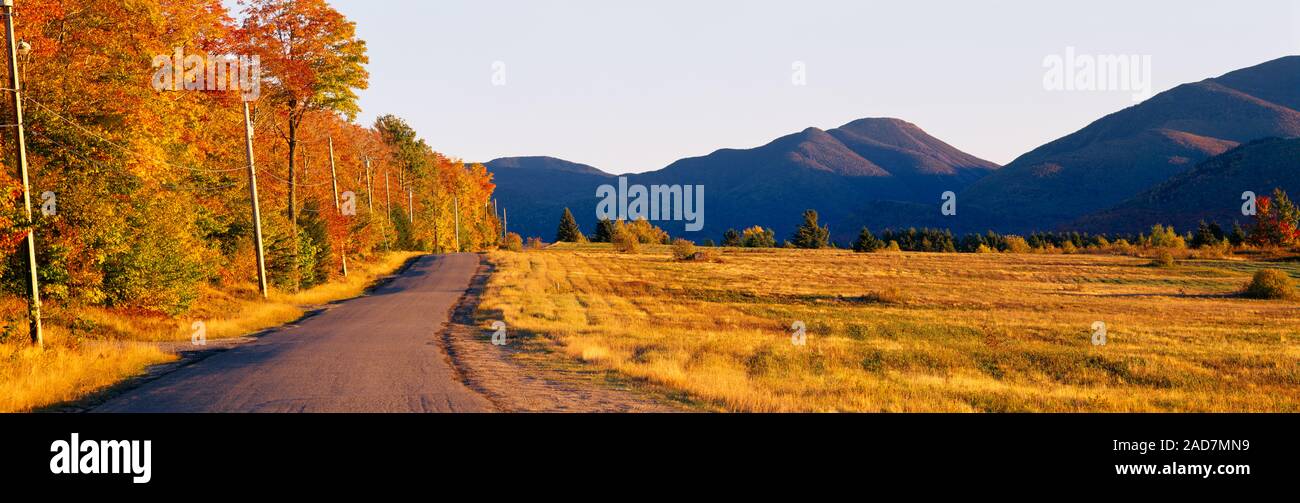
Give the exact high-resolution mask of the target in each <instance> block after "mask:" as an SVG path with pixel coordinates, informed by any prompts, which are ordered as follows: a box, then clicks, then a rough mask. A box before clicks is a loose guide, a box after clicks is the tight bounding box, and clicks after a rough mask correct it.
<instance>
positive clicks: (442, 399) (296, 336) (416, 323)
mask: <svg viewBox="0 0 1300 503" xmlns="http://www.w3.org/2000/svg"><path fill="white" fill-rule="evenodd" d="M477 268H478V257H477V256H475V255H473V254H467V253H462V254H454V255H444V256H426V257H422V258H420V259H419V260H418V261H417V262H416V263H415V264H413V265H412V266H411V267H410V268H408V269H407V271H406V272H405V273H403V274H402V275H401V276H399V277H397V278H395V279H393V280H392V281H390V282H388V283H387V284H386V285H384V286H382V287H380V288H378V289H376V290H375V291H373V292H372V293H371V294H370V295H367V296H365V297H361V298H358V299H354V300H349V301H346V302H343V303H341V304H338V305H335V306H332V307H331V308H330V309H329V310H327V311H325V312H324V313H321V314H318V315H316V316H313V317H310V318H307V319H306V320H303V321H301V322H300V323H298V324H296V325H290V326H286V327H283V328H280V329H277V330H275V331H274V332H272V333H270V334H267V335H264V336H262V337H260V338H258V339H257V340H256V341H255V342H251V343H248V344H245V345H242V346H238V347H235V348H233V349H230V350H228V351H225V352H222V353H218V354H215V355H212V356H210V357H208V358H206V359H203V360H201V361H198V362H196V363H194V364H192V365H189V366H186V367H183V368H181V369H179V370H177V371H175V372H172V373H170V374H167V375H164V376H162V377H160V378H158V379H155V380H153V381H150V382H148V383H146V384H144V385H142V386H140V387H138V388H135V389H133V390H130V391H127V392H125V393H123V394H121V395H118V396H116V397H113V398H111V399H110V400H108V401H107V402H105V403H103V404H102V405H101V406H99V407H97V408H95V409H94V411H95V412H484V411H490V410H492V405H491V403H490V402H488V400H487V399H486V398H484V397H482V396H481V395H479V394H477V393H475V392H473V391H471V390H470V389H469V388H466V387H465V386H464V385H463V384H462V383H461V382H460V381H459V380H458V379H457V377H456V374H455V372H454V371H453V370H452V368H451V366H450V364H449V363H448V362H447V358H446V355H445V353H444V351H443V349H442V346H441V344H439V343H438V329H439V328H440V327H441V326H442V324H443V323H444V322H446V321H447V319H448V316H450V311H451V308H452V307H453V306H454V305H455V304H456V302H457V301H458V300H459V299H460V297H461V295H463V294H464V293H465V290H466V288H468V287H469V284H470V280H471V278H472V277H473V276H474V271H475V269H477Z"/></svg>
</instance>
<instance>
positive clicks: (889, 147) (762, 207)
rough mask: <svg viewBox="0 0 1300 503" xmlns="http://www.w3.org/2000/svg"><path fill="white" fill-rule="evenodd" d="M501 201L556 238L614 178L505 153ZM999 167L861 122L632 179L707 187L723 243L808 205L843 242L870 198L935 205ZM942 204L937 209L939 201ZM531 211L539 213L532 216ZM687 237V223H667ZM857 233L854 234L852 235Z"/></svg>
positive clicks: (891, 122)
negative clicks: (568, 216) (732, 233)
mask: <svg viewBox="0 0 1300 503" xmlns="http://www.w3.org/2000/svg"><path fill="white" fill-rule="evenodd" d="M485 165H486V166H487V168H488V170H489V171H491V172H492V173H493V174H494V175H495V181H496V183H497V192H498V197H499V199H500V200H501V202H502V204H503V205H505V206H506V207H508V208H515V211H514V212H515V213H516V214H519V215H528V217H527V219H515V218H511V219H510V220H511V224H512V225H511V227H512V228H513V229H515V230H517V231H522V232H523V233H525V234H527V235H539V236H542V237H548V238H549V237H550V235H551V234H553V233H554V229H551V228H550V227H553V226H554V225H555V222H558V218H559V215H560V213H561V212H562V211H563V208H564V207H570V208H571V209H572V210H574V214H575V215H576V216H577V217H578V219H579V223H580V225H582V226H583V228H584V230H585V231H587V232H591V229H592V227H593V225H594V221H595V204H596V199H595V193H596V187H598V186H599V185H602V184H605V183H611V182H610V180H611V179H615V180H616V177H615V176H614V175H610V174H608V173H604V172H601V171H599V170H596V169H595V168H591V167H590V166H586V165H582V164H577V163H568V162H566V161H560V160H558V159H550V158H504V159H496V160H493V161H490V162H488V163H486V164H485ZM996 169H998V165H997V164H994V163H992V162H989V161H985V160H983V159H979V158H977V157H975V156H972V155H970V154H967V153H965V152H962V151H960V150H958V149H956V148H954V147H952V146H951V145H948V144H947V143H944V142H943V141H940V140H939V139H937V138H934V137H933V136H930V135H929V134H927V133H926V132H925V131H923V130H921V128H919V127H917V126H916V125H914V124H911V123H909V122H906V121H902V120H899V119H889V118H869V119H860V120H856V121H853V122H850V123H848V124H845V125H844V126H841V127H839V128H835V129H831V130H829V131H824V130H821V129H818V128H807V129H805V130H803V131H800V132H798V133H793V134H790V135H786V136H783V137H781V138H777V139H776V140H773V141H771V142H769V143H767V144H765V145H762V146H759V147H755V148H750V149H721V150H717V151H715V152H713V153H711V154H708V155H705V156H700V157H692V158H686V159H682V160H679V161H676V162H674V163H672V164H670V165H669V166H667V167H665V168H663V169H661V170H657V171H651V172H647V173H640V174H635V175H626V176H627V177H628V178H629V183H632V184H644V185H655V184H668V185H674V184H682V185H703V186H704V187H705V189H706V198H705V200H706V219H705V228H704V230H703V231H701V232H700V233H693V234H700V235H701V237H700V238H699V239H701V240H703V239H706V238H707V239H715V240H716V239H718V237H719V236H721V234H722V233H723V231H725V230H726V229H729V228H737V229H739V228H743V227H748V226H753V225H763V226H767V227H773V228H774V229H775V230H776V231H777V234H778V236H785V235H788V234H789V233H791V232H793V230H794V227H795V226H796V225H797V224H798V221H799V215H800V213H801V212H802V211H803V210H804V209H808V208H815V209H818V211H819V212H821V214H822V218H823V221H825V222H826V223H828V224H831V225H833V228H838V229H840V230H841V233H842V234H843V235H842V236H839V237H840V238H845V237H846V236H847V235H848V234H849V231H847V229H848V227H849V225H850V224H851V216H852V215H853V214H854V213H855V212H856V210H857V208H858V207H860V206H861V205H862V204H863V203H864V202H866V201H869V200H881V199H883V200H897V201H911V202H919V201H931V200H937V199H938V197H939V195H940V194H942V193H943V192H944V191H948V190H953V191H956V190H960V189H962V188H964V187H966V186H967V185H969V184H970V183H971V182H973V181H975V180H978V179H979V178H981V177H983V176H984V175H986V174H987V173H989V172H992V171H994V170H996ZM936 208H937V206H936ZM533 215H541V216H540V217H539V218H536V219H534V218H532V216H533ZM659 224H660V225H662V226H663V227H664V228H665V229H668V230H669V231H670V232H673V233H681V232H682V228H681V227H682V225H681V223H680V222H659ZM854 232H856V231H854Z"/></svg>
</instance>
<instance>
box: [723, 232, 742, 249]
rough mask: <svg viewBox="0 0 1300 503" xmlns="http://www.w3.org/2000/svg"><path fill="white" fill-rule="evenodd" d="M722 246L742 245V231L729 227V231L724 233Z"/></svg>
mask: <svg viewBox="0 0 1300 503" xmlns="http://www.w3.org/2000/svg"><path fill="white" fill-rule="evenodd" d="M722 246H731V247H736V246H740V233H739V232H736V229H727V232H725V233H723V234H722Z"/></svg>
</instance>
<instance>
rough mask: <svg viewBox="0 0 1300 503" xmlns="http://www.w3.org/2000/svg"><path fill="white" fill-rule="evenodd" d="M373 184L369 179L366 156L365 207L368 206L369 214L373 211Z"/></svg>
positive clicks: (368, 158) (368, 162) (368, 159)
mask: <svg viewBox="0 0 1300 503" xmlns="http://www.w3.org/2000/svg"><path fill="white" fill-rule="evenodd" d="M374 192H375V185H374V184H373V183H371V180H370V156H366V207H367V208H370V214H372V215H373V214H374V213H375V198H374Z"/></svg>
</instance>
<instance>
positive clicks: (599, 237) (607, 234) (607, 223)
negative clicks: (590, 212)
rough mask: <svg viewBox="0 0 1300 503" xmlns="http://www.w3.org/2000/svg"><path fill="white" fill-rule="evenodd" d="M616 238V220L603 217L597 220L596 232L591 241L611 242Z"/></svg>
mask: <svg viewBox="0 0 1300 503" xmlns="http://www.w3.org/2000/svg"><path fill="white" fill-rule="evenodd" d="M613 239H614V222H613V221H612V220H610V219H608V218H602V219H600V221H599V222H596V233H595V234H594V235H592V236H591V241H592V242H595V243H609V242H612V240H613Z"/></svg>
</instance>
